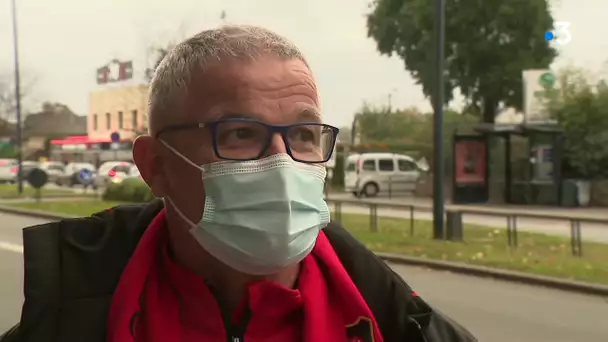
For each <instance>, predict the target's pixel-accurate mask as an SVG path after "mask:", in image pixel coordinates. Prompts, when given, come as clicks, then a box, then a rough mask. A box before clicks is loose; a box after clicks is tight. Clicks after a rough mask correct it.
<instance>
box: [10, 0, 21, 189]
mask: <svg viewBox="0 0 608 342" xmlns="http://www.w3.org/2000/svg"><path fill="white" fill-rule="evenodd" d="M11 5H12V10H13V58H14V60H15V114H16V117H17V183H18V188H19V194H22V193H23V179H22V177H21V176H22V175H23V170H22V167H21V166H22V164H23V155H22V153H21V152H22V150H23V148H22V146H23V141H22V140H23V137H22V133H23V132H22V129H23V127H22V123H21V80H20V78H19V40H18V39H17V37H18V34H17V4H16V3H15V0H12V1H11Z"/></svg>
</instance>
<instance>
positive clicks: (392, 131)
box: [355, 103, 424, 143]
mask: <svg viewBox="0 0 608 342" xmlns="http://www.w3.org/2000/svg"><path fill="white" fill-rule="evenodd" d="M355 117H356V119H357V125H358V128H357V132H358V133H359V137H360V138H361V142H363V143H366V142H378V141H390V140H407V139H409V138H410V137H411V136H412V135H413V134H415V132H416V130H417V129H419V128H420V127H419V126H420V125H421V124H423V122H424V118H423V117H422V114H421V113H420V112H419V111H418V110H417V109H415V108H408V109H404V110H393V109H391V108H388V107H386V106H374V105H371V104H369V103H364V104H363V106H362V107H361V109H359V111H358V112H357V113H356V114H355Z"/></svg>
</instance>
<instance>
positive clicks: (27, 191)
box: [0, 184, 85, 199]
mask: <svg viewBox="0 0 608 342" xmlns="http://www.w3.org/2000/svg"><path fill="white" fill-rule="evenodd" d="M18 190H19V188H18V185H17V184H0V199H13V198H24V197H35V196H36V189H34V188H32V187H30V186H27V185H25V184H24V186H23V193H22V194H19V191H18ZM41 195H42V198H44V197H45V196H50V197H53V196H55V197H60V196H66V197H67V196H72V197H76V196H85V194H77V193H75V192H74V191H72V189H61V188H58V189H45V188H43V189H42V190H41Z"/></svg>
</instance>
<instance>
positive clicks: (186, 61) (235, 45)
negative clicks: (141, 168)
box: [148, 25, 308, 134]
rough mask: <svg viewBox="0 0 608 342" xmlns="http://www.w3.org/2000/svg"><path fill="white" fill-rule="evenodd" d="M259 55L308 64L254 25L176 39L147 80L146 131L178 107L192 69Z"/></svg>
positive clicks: (286, 44) (290, 46) (280, 40)
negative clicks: (152, 75) (150, 77)
mask: <svg viewBox="0 0 608 342" xmlns="http://www.w3.org/2000/svg"><path fill="white" fill-rule="evenodd" d="M262 56H272V57H277V58H280V59H292V58H297V59H299V60H301V61H302V62H304V63H305V64H306V65H307V66H308V63H307V62H306V59H305V58H304V55H303V54H302V52H300V50H299V49H298V48H297V47H296V46H295V45H294V44H293V43H292V42H290V41H289V40H287V39H286V38H284V37H282V36H280V35H278V34H276V33H274V32H272V31H270V30H267V29H264V28H261V27H256V26H246V25H228V26H222V27H219V28H217V29H212V30H206V31H202V32H200V33H198V34H196V35H194V36H193V37H191V38H188V39H186V40H185V41H183V42H181V43H179V44H178V45H177V46H175V48H174V49H173V50H171V51H169V53H168V54H167V55H166V56H165V57H164V58H163V60H162V62H161V63H160V64H159V65H158V68H157V69H156V71H155V73H154V77H153V78H152V80H151V82H150V88H149V98H148V101H149V102H148V113H149V117H148V121H149V122H148V127H149V131H150V133H151V134H155V133H156V132H158V130H159V129H160V128H162V125H163V124H162V122H163V121H164V120H163V119H161V118H162V117H163V116H165V115H167V113H170V112H172V111H175V110H177V109H178V108H179V106H180V104H181V103H182V102H183V101H184V98H185V96H187V94H188V88H189V86H190V84H191V82H192V78H193V74H194V73H196V72H200V71H204V70H205V69H206V68H207V67H208V66H209V65H210V64H213V63H215V62H218V61H221V60H226V59H232V60H234V59H244V60H255V59H257V58H259V57H262Z"/></svg>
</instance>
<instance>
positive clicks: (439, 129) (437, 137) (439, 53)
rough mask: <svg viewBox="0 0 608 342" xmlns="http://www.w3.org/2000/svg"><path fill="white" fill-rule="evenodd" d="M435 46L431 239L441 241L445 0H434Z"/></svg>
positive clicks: (442, 217)
mask: <svg viewBox="0 0 608 342" xmlns="http://www.w3.org/2000/svg"><path fill="white" fill-rule="evenodd" d="M435 44H436V46H435V48H436V50H435V52H436V59H437V60H436V63H437V64H436V66H435V67H436V71H437V74H436V75H437V79H436V82H437V84H436V85H435V96H434V97H435V101H434V102H435V103H434V107H435V114H434V117H433V119H434V120H433V128H434V129H433V151H434V154H433V159H434V160H433V165H434V172H433V238H434V239H443V227H444V224H443V223H444V222H443V221H444V216H443V214H444V193H443V190H444V189H443V178H444V173H445V163H444V151H443V104H444V96H445V94H444V89H445V84H444V79H443V78H444V69H445V66H444V53H445V52H444V48H445V0H435Z"/></svg>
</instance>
